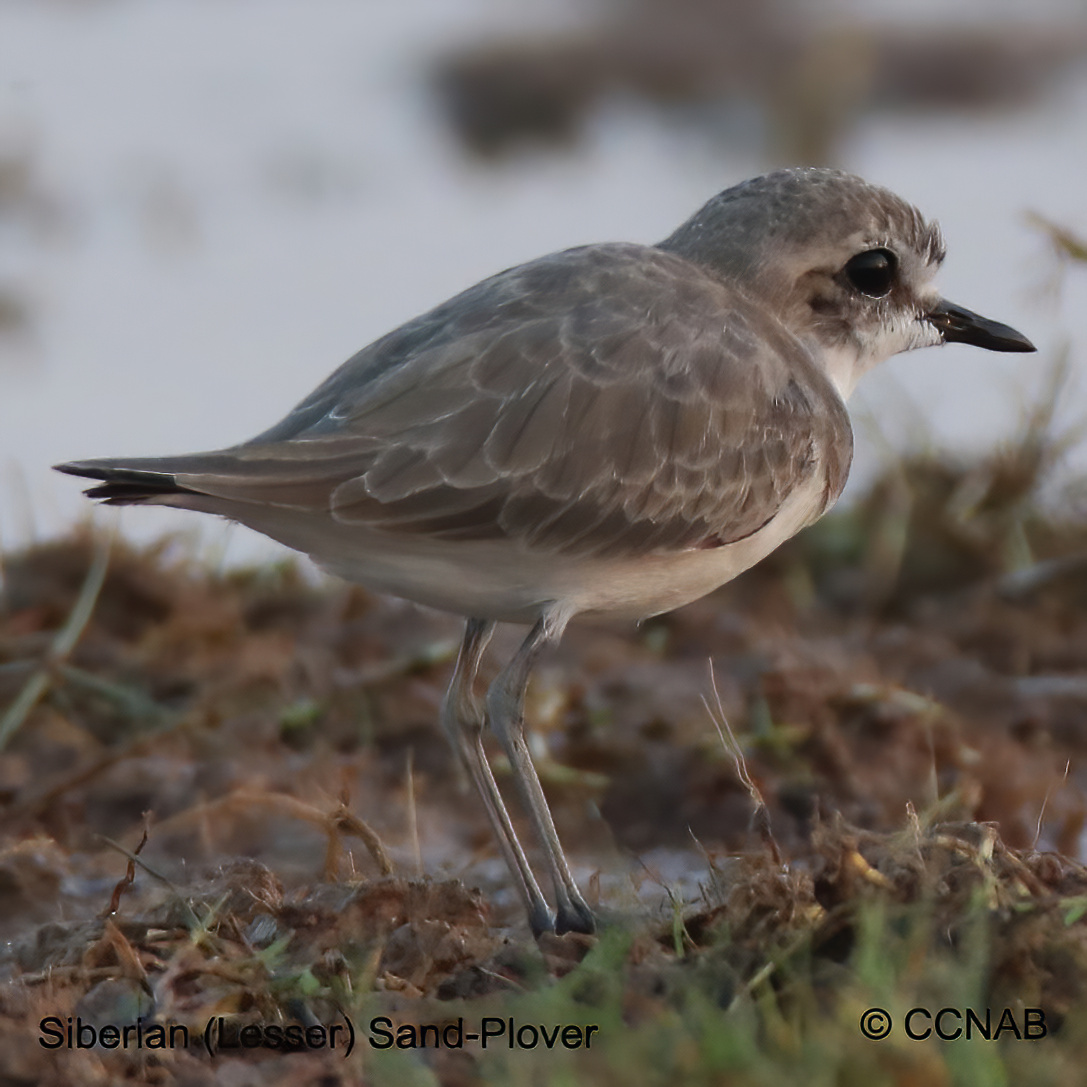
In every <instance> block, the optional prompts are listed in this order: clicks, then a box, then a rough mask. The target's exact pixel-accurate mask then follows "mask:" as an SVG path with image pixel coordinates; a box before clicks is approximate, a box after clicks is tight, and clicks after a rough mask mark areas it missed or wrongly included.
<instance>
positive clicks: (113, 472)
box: [53, 460, 185, 506]
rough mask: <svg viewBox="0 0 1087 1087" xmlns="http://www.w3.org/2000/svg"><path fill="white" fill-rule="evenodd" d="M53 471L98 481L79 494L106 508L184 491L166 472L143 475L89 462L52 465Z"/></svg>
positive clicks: (112, 465)
mask: <svg viewBox="0 0 1087 1087" xmlns="http://www.w3.org/2000/svg"><path fill="white" fill-rule="evenodd" d="M53 468H54V469H55V470H56V471H58V472H63V473H64V474H65V475H69V476H82V477H83V478H84V479H97V480H101V482H100V483H99V484H98V485H97V486H94V487H89V488H88V489H87V490H85V491H84V492H83V493H84V494H85V495H86V496H87V497H88V498H99V499H102V500H103V501H104V502H106V503H107V504H108V505H115V506H123V505H131V504H133V503H137V502H143V501H145V500H146V499H149V498H154V497H155V496H156V495H163V494H177V493H178V492H179V491H183V490H185V488H184V487H179V486H178V485H177V483H176V482H175V481H174V477H173V476H172V475H170V474H169V473H168V472H145V471H141V470H140V469H137V468H125V467H124V466H123V465H114V464H108V463H104V462H102V461H93V460H88V461H69V462H68V463H66V464H54V465H53Z"/></svg>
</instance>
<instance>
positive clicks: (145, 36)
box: [0, 0, 1087, 561]
mask: <svg viewBox="0 0 1087 1087" xmlns="http://www.w3.org/2000/svg"><path fill="white" fill-rule="evenodd" d="M948 9H949V5H947V4H945V3H938V2H934V0H932V2H929V0H925V2H919V0H908V2H907V0H880V2H877V3H873V2H867V3H861V2H860V0H856V2H853V3H850V2H847V0H821V2H812V0H807V2H805V3H800V0H610V2H607V0H562V2H554V0H553V2H550V3H548V4H546V5H541V4H540V3H538V2H536V3H530V2H528V0H401V2H400V3H397V4H389V3H386V2H379V0H369V2H362V0H307V3H305V4H302V3H297V2H292V0H259V2H258V0H215V2H214V3H211V2H208V0H203V2H194V0H186V2H183V0H140V2H137V0H33V2H31V0H0V543H2V544H3V546H4V547H6V548H12V547H18V546H21V545H23V544H26V543H28V542H30V540H31V539H34V538H40V537H42V536H44V535H49V534H52V533H55V532H57V531H59V530H61V529H63V528H64V527H65V526H67V525H70V524H71V523H72V522H73V521H75V520H76V519H77V518H78V517H80V516H85V515H86V514H87V505H88V504H87V503H86V501H85V500H84V499H83V498H82V497H81V495H80V493H79V487H78V485H77V483H76V482H75V481H73V480H71V479H67V478H62V477H60V476H58V475H56V474H55V473H53V472H51V471H50V469H49V466H50V465H51V464H53V463H56V462H58V461H62V460H68V459H77V458H85V457H93V456H109V455H127V454H131V455H134V456H144V455H155V454H167V453H179V452H188V451H195V450H199V449H207V448H214V447H218V446H223V445H229V444H233V443H234V442H236V441H239V440H242V439H245V438H248V437H250V436H251V435H253V434H254V433H256V432H257V431H259V430H262V429H264V428H265V427H266V426H268V425H270V424H271V423H272V422H274V421H275V420H276V419H278V418H279V417H280V416H282V415H283V414H284V413H285V412H286V411H287V410H288V409H289V408H290V407H291V406H292V405H293V404H294V403H295V402H296V401H297V400H299V399H300V398H301V397H302V396H304V395H305V394H306V393H307V392H309V390H310V389H311V388H312V387H313V386H314V385H315V384H316V383H317V382H318V381H319V380H321V379H322V378H323V377H324V376H325V375H326V374H327V373H328V372H330V371H331V370H332V369H333V368H334V367H335V366H337V365H338V364H339V363H340V362H341V361H343V359H345V358H346V357H347V356H349V355H350V354H352V353H353V352H354V351H356V350H357V349H358V348H359V347H361V346H363V345H364V344H366V343H367V342H369V341H370V340H372V339H374V338H376V337H377V336H379V335H381V334H382V333H384V332H386V331H388V330H389V329H391V328H393V327H394V326H395V325H397V324H398V323H400V322H402V321H403V320H405V319H407V318H410V317H412V316H413V315H415V314H416V313H418V312H420V311H422V310H424V309H426V308H429V307H430V306H432V305H434V304H436V303H438V302H440V301H442V300H443V299H445V298H446V297H448V296H449V295H451V294H453V293H455V292H456V291H458V290H460V289H462V288H464V287H466V286H468V285H470V284H471V283H473V282H475V281H476V280H478V279H480V278H482V277H483V276H486V275H488V274H490V273H492V272H495V271H497V270H499V269H500V268H503V267H506V266H509V265H511V264H514V263H517V262H520V261H523V260H526V259H529V258H531V257H534V256H537V255H540V254H542V253H544V252H548V251H551V250H556V249H561V248H564V247H567V246H571V245H578V244H583V243H586V242H594V241H617V240H625V241H640V242H653V241H656V240H658V239H660V238H662V237H663V236H665V235H666V234H667V233H669V232H670V231H671V230H672V229H673V228H674V227H675V226H676V225H677V224H678V223H679V222H681V221H682V220H683V219H685V218H686V217H687V216H688V215H690V214H691V212H693V211H694V210H695V209H696V208H697V207H698V206H699V205H700V204H702V203H703V202H704V201H705V200H706V199H707V198H708V197H710V196H711V195H712V194H713V193H715V192H717V191H719V190H720V189H722V188H725V187H727V186H728V185H731V184H733V183H735V182H737V181H740V180H742V179H743V178H745V177H748V176H751V175H754V174H757V173H760V172H763V171H764V170H766V169H768V168H771V167H773V166H776V165H781V164H833V165H838V166H842V167H845V168H847V169H850V170H853V171H855V172H857V173H860V174H862V175H864V176H865V177H867V178H868V179H870V180H872V181H874V182H878V183H881V184H884V185H887V186H888V187H891V188H893V189H894V190H895V191H897V192H899V193H900V194H901V195H903V196H904V197H906V198H907V199H909V200H911V201H913V202H915V203H916V204H917V205H918V206H919V207H920V208H921V209H922V211H923V212H924V213H925V214H926V215H927V216H929V217H933V218H936V219H938V220H940V222H941V224H942V225H943V228H944V232H945V234H946V237H947V241H948V247H949V257H948V260H947V262H946V264H945V266H944V270H943V274H942V276H941V281H940V282H941V287H942V289H943V291H944V293H945V295H946V296H947V297H949V298H951V299H953V300H954V301H956V302H958V303H960V304H963V305H966V306H968V307H970V308H972V309H976V310H978V311H979V312H981V313H984V314H985V315H987V316H990V317H993V318H996V319H998V320H1001V321H1005V322H1007V323H1010V324H1012V325H1014V326H1015V327H1017V328H1019V329H1021V330H1022V331H1023V332H1025V333H1026V334H1027V335H1029V336H1030V337H1031V338H1032V339H1034V341H1035V342H1036V343H1037V344H1038V346H1039V348H1040V353H1039V354H1038V355H1036V356H1017V355H1012V356H994V355H991V354H989V353H986V352H980V351H972V350H970V349H968V348H964V347H952V348H947V349H945V350H944V351H943V353H941V354H937V353H936V350H933V349H930V350H927V351H923V352H915V353H913V354H911V355H908V356H903V357H899V358H897V359H895V360H893V361H892V362H891V363H890V364H889V365H887V366H886V367H884V368H883V369H882V370H881V371H879V372H877V373H875V374H873V375H871V376H870V377H869V378H868V379H866V381H865V382H864V383H863V384H862V386H861V389H860V390H859V392H858V393H857V395H856V397H855V401H854V418H855V419H856V420H857V424H858V427H857V429H858V452H857V460H856V465H855V469H854V478H853V480H852V481H851V485H850V492H852V493H854V494H855V493H856V492H857V490H858V489H859V488H861V487H863V486H864V484H865V483H866V482H867V481H869V480H870V479H871V478H872V476H873V475H874V474H875V472H876V471H877V470H878V469H879V467H880V465H881V463H882V462H883V461H884V460H885V458H887V457H889V456H892V455H894V453H895V452H896V451H897V452H901V451H904V450H906V449H907V448H915V447H917V446H919V445H927V444H938V445H940V446H948V447H951V448H953V449H961V450H972V449H977V448H980V447H985V446H988V445H991V444H992V443H993V442H994V441H996V440H998V439H1000V438H1002V437H1004V436H1006V435H1008V434H1009V433H1010V432H1011V431H1012V430H1014V428H1015V426H1016V424H1017V423H1018V421H1019V420H1020V419H1021V417H1022V415H1023V413H1024V412H1025V410H1026V408H1027V407H1028V406H1029V404H1030V403H1031V402H1032V400H1033V398H1034V397H1035V396H1036V395H1037V392H1038V390H1039V389H1040V388H1041V386H1042V385H1043V384H1044V381H1045V379H1046V376H1047V374H1048V372H1049V371H1050V368H1051V366H1052V364H1053V362H1054V360H1055V359H1056V358H1057V357H1058V356H1060V355H1061V353H1062V352H1067V356H1068V359H1069V362H1070V367H1069V373H1070V377H1069V380H1068V384H1067V385H1066V387H1065V390H1064V392H1063V394H1062V401H1061V405H1060V415H1061V420H1062V421H1063V423H1064V424H1066V425H1067V424H1073V423H1074V422H1075V421H1076V420H1078V419H1079V418H1080V417H1084V418H1087V390H1085V387H1084V384H1083V382H1082V381H1080V380H1078V378H1077V374H1078V371H1079V370H1080V369H1081V368H1082V365H1083V350H1084V345H1085V344H1087V277H1085V276H1084V275H1083V274H1082V272H1080V273H1079V274H1077V273H1076V271H1075V270H1074V269H1072V270H1069V269H1067V268H1066V264H1067V249H1068V247H1069V246H1074V245H1075V243H1076V237H1077V236H1078V237H1083V236H1084V235H1087V201H1085V199H1084V193H1085V192H1087V169H1085V167H1087V60H1085V58H1087V13H1085V10H1084V5H1083V4H1082V3H1081V2H1080V0H1075V2H1067V3H1064V2H1060V0H1045V2H1043V0H1035V2H1034V3H1032V4H1030V5H1023V4H1021V3H1017V2H1015V3H1013V2H1008V3H1000V2H996V0H977V2H976V3H958V4H956V5H954V11H953V21H949V19H951V18H952V16H951V15H950V14H949V10H948ZM1032 215H1033V216H1034V217H1033V218H1032ZM1038 216H1040V217H1042V219H1043V220H1044V221H1046V222H1049V223H1051V224H1056V225H1058V226H1059V227H1060V228H1062V229H1064V230H1067V231H1070V232H1071V235H1072V236H1071V238H1068V237H1066V238H1064V240H1063V243H1062V242H1061V239H1060V237H1056V238H1055V236H1054V233H1053V231H1052V230H1049V229H1047V228H1046V227H1045V226H1044V225H1043V224H1042V223H1041V222H1040V221H1039V219H1038V218H1037V217H1038ZM1062 244H1063V246H1064V248H1063V249H1062ZM1066 272H1067V274H1066ZM1085 464H1087V460H1085V458H1084V456H1083V453H1082V449H1081V450H1079V451H1073V453H1072V454H1071V455H1070V458H1069V463H1068V464H1067V465H1066V466H1065V472H1066V473H1072V472H1075V471H1077V470H1082V469H1083V467H1084V466H1085ZM847 497H848V493H847ZM96 516H99V517H103V518H105V517H106V516H107V515H105V514H103V513H99V514H97V515H96ZM108 516H112V514H109V515H108ZM123 517H124V520H123V527H124V531H125V533H126V534H127V535H130V536H133V537H135V538H136V539H150V538H152V537H154V536H156V535H158V534H160V533H162V532H163V531H164V530H168V531H175V530H179V531H181V532H182V533H183V534H185V535H186V536H192V535H193V534H196V536H197V537H198V539H199V540H200V541H201V542H202V546H205V547H208V548H210V549H211V551H212V553H213V554H214V555H215V556H216V557H217V558H219V559H220V560H224V561H241V560H247V559H251V558H258V557H261V556H263V555H266V554H270V553H274V551H275V549H276V545H273V544H271V543H270V542H268V541H263V540H262V539H259V538H257V537H256V536H254V535H252V534H250V533H248V532H247V531H246V530H243V529H232V530H228V528H227V526H223V525H220V524H218V523H215V522H211V520H210V519H208V520H206V521H203V522H201V519H200V518H195V517H191V516H190V515H186V514H171V513H170V512H169V511H154V510H143V509H140V510H129V511H124V513H123Z"/></svg>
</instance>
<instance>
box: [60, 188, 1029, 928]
mask: <svg viewBox="0 0 1087 1087" xmlns="http://www.w3.org/2000/svg"><path fill="white" fill-rule="evenodd" d="M944 256H945V245H944V241H943V237H942V234H941V232H940V228H939V226H938V225H937V224H936V223H934V222H932V223H930V222H928V221H926V220H925V219H924V218H923V217H922V215H921V213H920V212H919V211H918V210H917V209H916V208H915V207H913V206H912V205H911V204H909V203H907V202H906V201H905V200H903V199H902V198H900V197H898V196H896V195H895V194H894V193H892V192H891V191H889V190H888V189H885V188H882V187H879V186H876V185H872V184H869V183H868V182H866V181H864V180H863V179H861V178H860V177H857V176H855V175H852V174H848V173H844V172H841V171H837V170H831V169H823V168H814V167H803V168H790V169H782V170H777V171H774V172H772V173H768V174H764V175H762V176H760V177H756V178H752V179H750V180H747V181H744V182H742V183H740V184H737V185H734V186H732V187H730V188H727V189H725V190H724V191H723V192H720V193H718V194H717V195H716V196H714V197H712V198H711V199H710V200H709V201H708V202H707V203H706V204H705V205H704V206H703V207H701V208H700V209H699V210H698V211H696V212H695V213H694V215H692V216H691V217H690V218H689V219H687V220H686V221H685V222H684V223H683V224H682V225H680V226H679V227H678V229H676V230H675V231H674V232H673V233H672V234H670V235H669V236H668V237H667V238H665V239H664V240H663V241H661V242H659V243H657V244H656V245H642V244H633V243H604V244H594V245H586V246H581V247H578V248H573V249H567V250H564V251H561V252H557V253H553V254H550V255H548V256H543V257H540V258H538V259H535V260H531V261H528V262H527V263H524V264H520V265H518V266H516V267H513V268H509V269H507V270H505V271H502V272H499V273H497V274H496V275H493V276H491V277H490V278H488V279H484V280H482V281H481V282H479V283H477V284H476V285H475V286H472V287H469V288H468V289H467V290H465V291H463V292H462V293H460V294H458V295H456V296H454V297H453V298H451V299H449V300H448V301H446V302H443V303H442V304H440V305H438V306H436V307H435V308H434V309H431V310H430V311H429V312H427V313H425V314H423V315H422V316H419V317H417V318H415V319H414V320H410V321H408V322H407V323H406V324H404V325H401V326H400V327H399V328H396V329H395V330H394V331H392V332H390V333H388V334H387V335H385V336H382V337H381V338H380V339H378V340H375V341H374V342H373V343H371V344H370V345H369V346H367V347H364V348H363V349H362V350H361V351H359V352H358V353H357V354H355V355H354V356H352V357H351V358H350V359H348V361H347V362H345V363H344V364H343V365H342V366H340V367H339V369H337V370H335V371H334V372H333V373H332V374H331V376H330V377H328V378H327V379H326V380H325V381H324V382H323V383H322V384H321V385H319V386H318V387H317V388H316V389H315V390H314V391H313V392H312V393H311V394H310V395H309V396H307V397H306V398H305V399H304V400H303V401H302V402H301V403H299V404H298V405H297V406H296V407H295V408H294V409H293V410H292V411H290V412H289V413H288V414H287V416H286V417H285V418H284V419H282V420H281V421H280V422H278V423H276V424H275V425H274V426H272V427H271V428H269V429H268V430H265V431H264V432H263V433H261V434H259V435H257V436H256V437H255V438H252V439H250V440H248V441H245V442H242V443H241V444H238V445H234V446H231V447H229V448H226V449H222V450H217V451H213V452H208V453H196V454H190V455H183V456H166V457H149V458H135V459H133V458H110V459H97V460H84V461H74V462H71V463H67V464H60V465H56V466H55V467H56V468H57V469H58V470H59V471H61V472H66V473H69V474H71V475H75V476H81V477H86V478H90V479H92V480H96V481H98V482H97V484H96V485H95V486H93V487H91V488H90V489H88V490H87V491H86V492H85V493H86V494H87V495H88V496H89V497H91V498H95V499H100V500H102V501H104V502H105V503H106V504H109V505H149V506H151V505H159V506H174V507H179V508H181V509H187V510H196V511H200V512H204V513H211V514H217V515H219V516H222V517H225V518H228V519H230V520H232V521H235V522H240V523H241V524H243V525H247V526H249V527H250V528H252V529H255V530H257V531H258V532H262V533H264V534H265V535H267V536H270V537H271V538H272V539H274V540H278V541H279V542H281V543H283V544H285V545H286V546H287V547H290V548H294V549H295V550H297V551H300V552H303V553H305V554H307V555H309V556H310V557H311V558H312V559H313V560H314V561H315V562H316V563H317V564H318V566H320V567H322V568H324V569H325V570H327V571H330V572H331V573H333V574H336V575H339V576H340V577H342V578H345V579H347V580H349V581H353V582H358V583H361V584H362V585H364V586H366V587H368V588H370V589H372V590H375V591H378V592H381V593H388V594H392V595H394V596H398V597H401V598H403V599H406V600H409V601H414V602H415V603H417V604H422V605H426V606H430V607H433V608H438V609H442V610H445V611H448V612H453V613H456V614H458V615H461V616H463V617H464V618H465V620H466V622H465V631H464V637H463V641H462V643H461V646H460V650H459V653H458V655H457V658H456V663H455V666H454V669H453V673H452V678H451V680H450V682H449V686H448V689H447V691H446V694H445V696H444V699H443V701H442V708H441V711H440V718H441V724H442V727H443V729H444V731H445V733H446V734H447V736H448V738H449V740H450V743H451V745H452V748H453V750H454V752H455V753H456V755H457V757H459V760H460V762H461V763H462V765H463V767H464V769H465V770H466V771H467V773H468V775H469V777H470V778H471V780H472V782H473V783H474V785H475V788H476V790H477V791H478V793H479V795H480V797H481V799H482V801H483V805H484V807H485V809H486V813H487V816H488V819H489V821H490V823H491V826H492V829H493V831H494V835H495V840H496V842H497V844H498V846H499V849H500V850H501V853H502V855H503V857H504V859H505V861H506V864H507V866H508V868H509V871H510V874H511V877H512V879H513V882H514V883H515V885H516V889H517V892H518V894H519V896H520V899H521V901H522V903H523V906H524V909H525V914H526V917H527V921H528V924H529V926H530V928H531V930H532V932H533V934H534V935H536V936H540V935H541V934H543V933H546V932H557V933H560V934H561V933H564V932H580V933H591V932H593V931H595V929H596V925H597V917H596V915H595V914H594V912H593V910H592V909H591V908H590V906H589V905H588V903H587V901H586V900H585V898H584V896H583V895H582V893H581V891H580V889H579V888H578V885H577V883H576V882H575V880H574V878H573V875H572V874H571V870H570V866H569V863H568V861H567V859H566V856H565V854H564V852H563V849H562V845H561V843H560V841H559V836H558V834H557V832H556V829H555V823H554V819H553V818H552V815H551V811H550V809H549V807H548V804H547V801H546V799H545V797H544V792H543V789H542V787H541V785H540V780H539V777H538V775H537V772H536V769H535V767H534V765H533V761H532V758H531V756H530V752H529V746H528V743H527V739H526V725H525V717H524V702H525V692H526V688H527V685H528V682H529V677H530V674H531V672H532V669H533V666H534V665H535V663H536V661H537V659H538V658H539V656H540V654H541V652H542V651H543V650H544V649H545V647H547V646H549V645H553V644H554V643H557V642H558V640H559V639H560V638H561V636H562V633H563V630H564V629H565V627H566V626H567V624H568V623H569V622H570V620H571V619H573V618H574V617H575V616H579V615H593V614H597V615H599V614H605V615H611V616H616V617H619V618H621V619H627V620H633V621H641V620H644V619H646V618H648V617H650V616H654V615H658V614H661V613H664V612H668V611H671V610H673V609H675V608H678V607H680V606H682V605H684V604H687V603H689V602H691V601H693V600H696V599H698V598H700V597H702V596H704V595H705V594H707V593H709V592H711V591H712V590H714V589H716V588H718V587H719V586H721V585H723V584H725V583H726V582H728V581H729V580H731V579H732V578H734V577H736V576H737V575H738V574H740V573H741V572H742V571H744V570H746V569H748V568H749V567H750V566H752V565H753V564H754V563H756V562H758V561H759V560H760V559H762V558H763V557H765V556H766V555H768V554H769V553H770V552H771V551H773V550H774V549H775V548H777V547H778V546H779V545H780V544H781V543H783V542H784V541H785V540H787V539H789V538H790V537H792V536H793V535H795V534H796V533H797V532H799V531H800V530H801V529H802V528H804V527H805V526H807V525H810V524H811V523H813V522H814V521H816V520H817V519H818V518H819V517H820V516H822V515H823V514H824V513H825V512H826V511H827V509H828V508H830V506H831V505H832V504H833V503H834V502H835V501H836V499H837V498H838V496H839V495H840V494H841V492H842V488H843V487H844V486H845V482H846V477H847V475H848V473H849V467H850V463H851V460H852V455H853V433H852V429H851V426H850V420H849V414H848V411H847V409H846V401H847V399H848V398H849V396H850V394H851V393H852V391H853V388H854V386H855V385H856V383H857V381H858V379H859V378H860V377H861V376H862V375H863V374H864V373H866V372H867V371H868V370H870V369H871V368H872V367H873V366H875V365H876V364H878V363H879V362H881V361H883V360H885V359H887V358H888V357H890V356H892V355H895V354H897V353H899V352H903V351H909V350H911V349H914V348H920V347H925V346H933V345H938V344H946V343H965V344H972V345H973V346H975V347H980V348H985V349H987V350H990V351H1022V352H1027V351H1034V350H1035V348H1034V345H1033V344H1032V343H1031V342H1030V341H1029V340H1028V339H1027V338H1026V337H1025V336H1023V335H1022V334H1021V333H1019V332H1017V331H1016V330H1015V329H1013V328H1010V327H1008V326H1007V325H1003V324H1000V323H998V322H996V321H992V320H989V319H987V318H985V317H981V316H979V315H978V314H976V313H973V312H971V311H970V310H967V309H964V308H963V307H961V306H958V305H955V304H953V303H951V302H948V301H947V300H945V299H943V298H942V297H941V296H940V294H939V293H938V291H937V290H936V287H935V286H934V284H933V280H934V276H935V273H936V272H937V270H938V269H939V267H940V265H941V263H942V262H943V260H944ZM498 623H511V624H519V625H524V626H527V627H529V631H528V633H527V635H526V636H525V638H524V640H523V642H522V643H521V645H520V647H519V649H518V650H517V651H516V653H515V654H514V655H513V657H512V658H511V659H510V660H509V661H507V662H506V663H505V664H504V666H503V667H502V668H501V669H500V670H499V671H498V674H497V676H496V677H495V678H494V680H493V681H492V682H491V683H490V684H489V686H488V687H487V689H486V692H485V695H484V697H483V699H482V700H481V699H480V698H479V697H478V696H477V693H476V685H477V684H476V680H477V673H478V672H479V669H480V665H481V660H482V658H483V655H484V651H485V649H486V647H487V644H488V642H489V640H490V638H491V635H492V633H493V632H494V630H495V626H496V624H498ZM488 726H489V728H490V730H491V731H492V732H493V734H494V735H495V736H496V737H497V740H498V741H499V743H500V745H501V747H502V749H503V750H504V751H505V754H506V756H507V757H508V761H509V765H510V769H511V776H512V780H513V783H514V785H515V791H516V794H517V795H518V797H519V799H520V802H521V804H522V807H523V809H524V814H525V815H527V817H528V822H529V823H530V825H531V827H532V828H533V831H534V833H535V837H536V839H537V841H538V846H539V848H540V853H541V857H542V866H543V869H544V870H545V874H546V876H547V880H548V882H549V884H550V888H551V891H552V899H553V901H554V909H552V906H551V904H550V902H549V900H548V898H547V897H546V896H545V894H544V893H543V891H542V890H541V887H540V882H538V881H537V878H536V875H535V873H534V871H533V868H532V866H531V864H530V862H529V859H528V854H527V853H526V851H525V849H524V847H523V845H522V843H521V841H520V839H519V837H518V835H517V832H516V830H515V828H514V824H513V821H512V819H511V817H510V814H509V810H508V808H507V806H506V803H505V801H504V799H503V797H502V794H501V792H500V790H499V788H498V785H497V783H496V780H495V777H494V773H493V771H492V769H491V766H490V764H489V762H488V759H487V755H486V753H485V749H484V745H483V737H484V732H485V729H486V728H487V727H488Z"/></svg>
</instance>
